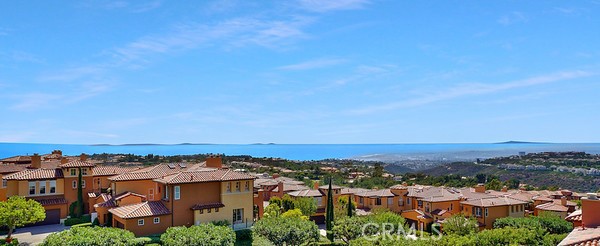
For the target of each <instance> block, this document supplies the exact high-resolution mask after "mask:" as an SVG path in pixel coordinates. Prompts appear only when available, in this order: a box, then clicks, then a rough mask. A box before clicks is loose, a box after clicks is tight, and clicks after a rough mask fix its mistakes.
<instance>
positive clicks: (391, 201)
mask: <svg viewBox="0 0 600 246" xmlns="http://www.w3.org/2000/svg"><path fill="white" fill-rule="evenodd" d="M387 201H388V207H390V206H392V205H393V204H394V199H393V198H391V197H388V198H387Z"/></svg>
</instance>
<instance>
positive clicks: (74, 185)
mask: <svg viewBox="0 0 600 246" xmlns="http://www.w3.org/2000/svg"><path fill="white" fill-rule="evenodd" d="M71 187H73V189H77V180H73V182H72V183H71Z"/></svg>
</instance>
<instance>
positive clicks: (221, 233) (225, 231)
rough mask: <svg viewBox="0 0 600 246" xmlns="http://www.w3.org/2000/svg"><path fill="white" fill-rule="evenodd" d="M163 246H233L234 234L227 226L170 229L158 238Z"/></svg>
mask: <svg viewBox="0 0 600 246" xmlns="http://www.w3.org/2000/svg"><path fill="white" fill-rule="evenodd" d="M160 241H161V242H162V245H165V246H182V245H191V246H195V245H197V246H225V245H234V243H235V233H234V232H233V229H231V228H230V227H227V226H216V225H213V224H210V223H208V224H201V225H194V226H191V227H185V226H177V227H170V228H169V229H167V231H166V232H165V233H163V234H162V235H161V236H160Z"/></svg>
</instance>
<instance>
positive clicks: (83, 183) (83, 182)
mask: <svg viewBox="0 0 600 246" xmlns="http://www.w3.org/2000/svg"><path fill="white" fill-rule="evenodd" d="M81 188H85V180H81Z"/></svg>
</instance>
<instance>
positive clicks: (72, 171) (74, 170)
mask: <svg viewBox="0 0 600 246" xmlns="http://www.w3.org/2000/svg"><path fill="white" fill-rule="evenodd" d="M75 175H77V169H75V168H71V176H75Z"/></svg>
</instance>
